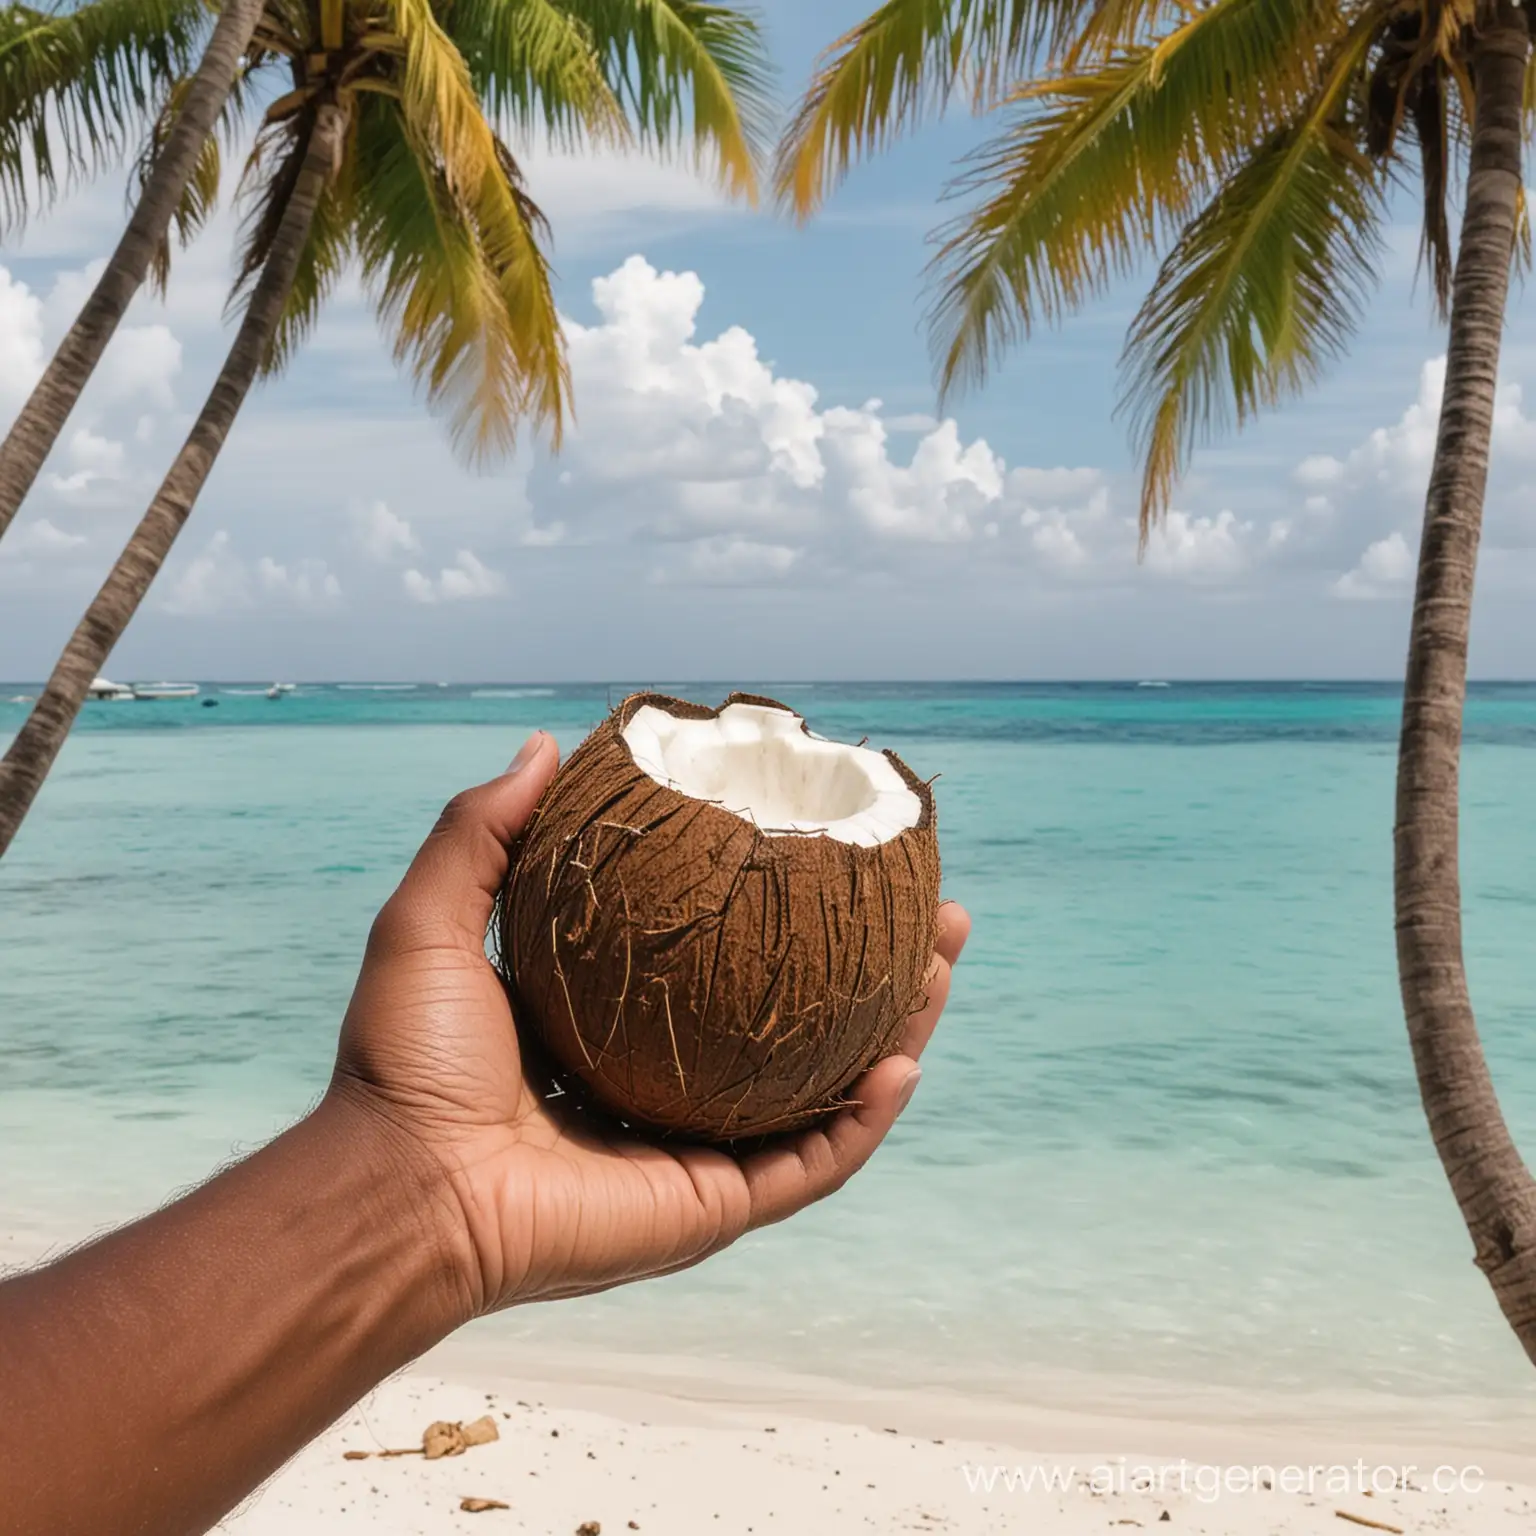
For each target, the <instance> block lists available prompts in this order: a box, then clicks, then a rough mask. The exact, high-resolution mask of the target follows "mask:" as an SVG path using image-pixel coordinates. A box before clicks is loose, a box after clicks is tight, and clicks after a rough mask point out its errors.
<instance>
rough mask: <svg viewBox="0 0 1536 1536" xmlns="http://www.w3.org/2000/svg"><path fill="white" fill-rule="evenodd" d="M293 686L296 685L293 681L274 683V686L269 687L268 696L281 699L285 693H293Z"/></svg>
mask: <svg viewBox="0 0 1536 1536" xmlns="http://www.w3.org/2000/svg"><path fill="white" fill-rule="evenodd" d="M293 687H294V685H293V684H292V683H273V684H272V686H271V687H270V688H268V689H267V697H268V698H269V699H280V698H282V697H283V696H284V694H289V693H292V692H293Z"/></svg>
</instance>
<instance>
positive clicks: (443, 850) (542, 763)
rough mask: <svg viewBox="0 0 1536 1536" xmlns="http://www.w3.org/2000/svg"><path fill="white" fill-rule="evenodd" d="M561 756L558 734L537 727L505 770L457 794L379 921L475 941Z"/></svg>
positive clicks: (480, 935) (391, 926) (412, 930)
mask: <svg viewBox="0 0 1536 1536" xmlns="http://www.w3.org/2000/svg"><path fill="white" fill-rule="evenodd" d="M559 760H560V753H559V749H558V748H557V747H556V746H555V741H554V738H553V737H552V736H549V735H547V734H546V733H545V732H543V731H535V732H534V733H533V735H532V736H530V737H529V738H528V740H527V741H526V742H525V743H524V744H523V747H522V750H521V751H520V752H519V753H518V754H517V756H516V757H515V758H514V759H513V760H512V766H511V767H510V768H509V769H508V770H507V771H506V772H505V773H504V774H502V775H501V777H500V778H497V779H492V780H491V781H490V783H488V784H481V785H480V786H478V788H475V789H467V790H465V791H463V793H462V794H457V795H455V796H454V797H453V799H452V800H450V801H449V802H448V804H447V806H446V807H445V808H444V810H443V814H442V815H441V816H439V817H438V819H437V825H436V826H435V827H433V829H432V830H431V832H430V833H428V834H427V840H426V842H424V843H423V844H422V845H421V851H420V852H419V853H418V854H417V855H416V857H415V859H414V860H413V861H412V863H411V867H410V868H409V869H408V870H407V871H406V873H405V878H404V879H403V880H402V881H401V882H400V888H399V889H398V890H397V891H396V892H395V894H394V895H393V896H392V897H390V899H389V902H388V903H387V905H386V906H385V909H384V912H383V913H381V914H380V920H381V923H382V924H383V925H384V926H385V927H386V928H389V929H391V930H396V929H401V928H406V929H408V930H409V931H410V933H411V934H419V933H422V932H429V933H430V932H437V933H441V932H443V931H444V930H445V929H447V928H451V929H453V930H457V931H459V932H461V933H462V935H463V936H464V937H465V938H467V939H468V940H469V941H470V942H472V943H473V944H474V945H475V946H476V947H477V948H478V947H479V945H481V944H482V943H483V942H484V939H485V928H486V924H487V923H488V922H489V921H490V917H491V908H492V905H493V903H494V902H495V899H496V893H497V892H498V891H499V890H500V889H501V886H502V882H503V881H505V879H506V878H507V857H508V856H507V845H508V844H509V843H510V842H511V841H512V840H513V838H515V837H516V836H517V834H518V833H519V832H520V831H521V830H522V829H523V826H524V825H525V823H526V822H527V820H528V817H529V816H530V815H531V814H532V812H533V808H534V806H535V805H537V804H538V802H539V796H540V795H542V794H543V793H544V788H545V786H546V785H547V784H548V783H549V781H550V779H551V778H552V777H553V776H554V772H555V768H556V766H557V764H558V763H559Z"/></svg>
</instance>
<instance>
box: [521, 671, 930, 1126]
mask: <svg viewBox="0 0 1536 1536" xmlns="http://www.w3.org/2000/svg"><path fill="white" fill-rule="evenodd" d="M938 904H939V845H938V834H937V830H936V827H935V823H934V808H933V795H932V792H931V791H930V790H929V788H928V786H927V785H926V784H925V783H923V781H922V780H920V779H919V778H917V776H916V775H915V774H913V773H912V771H911V770H910V769H909V768H908V767H907V766H906V764H904V763H903V762H902V761H901V759H900V758H898V757H897V756H896V755H895V754H894V753H891V752H883V753H882V752H876V751H872V750H870V749H869V748H866V747H864V746H847V745H844V744H842V743H839V742H833V741H827V740H824V739H822V738H821V737H818V736H815V735H812V734H811V733H810V731H809V730H808V729H807V728H806V725H805V722H804V721H803V720H802V719H801V718H800V717H799V716H798V715H797V714H795V713H794V712H793V711H792V710H789V709H786V708H785V707H784V706H783V705H782V704H778V703H776V702H775V701H774V700H772V699H763V698H757V697H754V696H752V695H749V694H739V693H738V694H732V695H731V696H730V698H729V699H727V700H726V702H725V703H724V704H723V705H721V707H720V708H719V709H706V708H703V707H702V706H700V705H696V704H688V703H684V702H683V701H681V700H679V699H671V698H666V697H664V696H663V695H660V694H650V693H641V694H635V695H634V696H633V697H631V698H628V699H626V700H625V701H624V702H623V703H622V704H621V705H619V707H618V708H617V709H616V710H615V711H614V712H613V713H612V714H611V715H610V716H609V717H608V719H607V720H605V721H604V722H603V723H602V724H601V725H600V726H598V728H597V729H596V730H595V731H593V732H592V734H591V735H590V736H589V737H587V739H586V740H585V741H584V742H583V743H582V744H581V746H580V747H578V748H577V750H576V751H575V752H574V753H573V754H572V756H571V758H570V760H569V762H567V763H566V764H565V766H564V767H563V768H561V770H560V771H559V773H558V774H557V775H556V776H555V779H554V781H553V782H552V783H551V784H550V786H549V788H548V790H547V791H546V792H545V794H544V797H543V799H542V800H541V801H540V802H539V806H538V809H537V810H536V811H535V812H534V815H533V818H532V820H531V821H530V822H529V825H528V828H527V830H526V831H525V833H524V835H523V837H522V839H521V844H520V847H519V848H518V849H517V850H516V859H515V863H514V866H513V870H512V874H511V876H510V879H509V882H508V886H507V889H506V891H505V892H504V893H503V899H502V904H501V933H500V938H501V956H502V963H503V967H504V970H505V973H506V976H507V979H508V981H509V983H510V984H511V985H512V987H513V991H514V995H515V999H516V1002H517V1006H518V1010H519V1018H520V1019H521V1020H522V1021H524V1022H525V1023H526V1024H528V1025H530V1026H531V1027H532V1028H533V1029H534V1030H535V1031H536V1032H537V1034H538V1036H539V1038H540V1039H542V1041H543V1042H544V1045H545V1046H546V1048H547V1049H548V1051H549V1053H550V1055H551V1056H552V1058H553V1060H554V1062H555V1064H556V1065H557V1067H559V1068H560V1069H563V1070H564V1071H565V1072H567V1073H570V1074H571V1075H573V1076H574V1077H575V1078H578V1079H579V1080H580V1081H581V1083H583V1084H585V1085H586V1088H587V1089H588V1090H589V1091H590V1093H591V1095H592V1096H593V1097H594V1098H595V1099H596V1100H597V1101H598V1102H599V1103H600V1104H601V1105H603V1106H604V1107H605V1108H607V1109H609V1110H610V1111H612V1112H613V1113H615V1114H617V1115H618V1116H620V1117H621V1118H622V1119H624V1120H626V1121H629V1122H631V1123H634V1124H639V1125H645V1126H648V1127H651V1128H653V1129H659V1130H663V1131H670V1132H676V1133H680V1134H683V1135H687V1136H690V1137H695V1138H701V1139H707V1140H714V1141H724V1140H730V1139H733V1138H736V1137H743V1136H756V1135H762V1134H764V1133H766V1132H771V1131H780V1130H786V1129H789V1128H790V1127H793V1126H799V1125H805V1124H808V1123H809V1122H811V1121H814V1120H815V1119H817V1118H818V1117H820V1116H821V1115H823V1114H825V1113H826V1112H827V1111H829V1110H831V1109H833V1108H835V1107H836V1106H837V1105H838V1104H840V1103H842V1102H844V1099H843V1093H844V1090H845V1089H846V1088H847V1087H848V1085H849V1084H850V1083H851V1082H852V1081H853V1080H854V1078H856V1077H857V1076H858V1075H859V1073H860V1072H862V1071H863V1070H864V1069H865V1068H866V1067H868V1066H870V1065H871V1064H872V1063H873V1062H875V1061H877V1060H879V1059H880V1057H882V1056H885V1055H888V1054H890V1053H891V1052H892V1051H893V1050H895V1048H896V1046H897V1043H898V1041H899V1039H900V1036H901V1031H902V1025H903V1023H904V1021H905V1020H906V1018H907V1016H908V1015H909V1014H910V1013H911V1012H912V1011H913V1010H914V1009H916V1008H918V1007H920V1006H921V1004H922V990H923V980H924V976H925V974H926V971H927V967H928V963H929V959H930V956H931V954H932V951H933V942H934V937H935V933H936V929H937V921H938Z"/></svg>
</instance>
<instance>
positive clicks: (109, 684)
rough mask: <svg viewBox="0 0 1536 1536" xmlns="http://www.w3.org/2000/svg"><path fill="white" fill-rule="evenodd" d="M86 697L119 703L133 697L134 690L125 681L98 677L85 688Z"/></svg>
mask: <svg viewBox="0 0 1536 1536" xmlns="http://www.w3.org/2000/svg"><path fill="white" fill-rule="evenodd" d="M86 697H87V698H91V699H105V700H107V701H109V702H112V703H121V702H122V701H123V700H125V699H131V698H133V697H135V695H134V691H133V689H132V688H130V687H129V686H128V685H127V684H126V683H114V682H113V681H112V680H111V679H110V678H106V677H98V678H97V679H96V680H95V681H94V682H92V684H91V686H90V687H89V688H88V689H86Z"/></svg>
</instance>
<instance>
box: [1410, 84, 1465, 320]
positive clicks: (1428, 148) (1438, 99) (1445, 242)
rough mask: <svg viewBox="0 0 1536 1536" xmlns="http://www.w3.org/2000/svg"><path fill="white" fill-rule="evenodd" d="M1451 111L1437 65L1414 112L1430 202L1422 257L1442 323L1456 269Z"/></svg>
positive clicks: (1415, 98)
mask: <svg viewBox="0 0 1536 1536" xmlns="http://www.w3.org/2000/svg"><path fill="white" fill-rule="evenodd" d="M1447 108H1448V103H1447V101H1446V93H1445V75H1444V71H1443V70H1442V69H1441V68H1440V66H1439V64H1438V61H1437V62H1436V63H1434V64H1431V65H1429V66H1428V67H1427V68H1426V69H1425V70H1424V72H1423V73H1422V74H1421V75H1420V76H1419V78H1418V80H1417V82H1416V83H1415V89H1414V90H1413V92H1412V96H1411V102H1410V108H1409V110H1410V111H1411V112H1412V115H1413V130H1414V137H1415V138H1416V139H1417V140H1418V145H1419V185H1420V189H1421V191H1422V194H1423V199H1424V222H1423V226H1422V228H1421V230H1420V244H1419V259H1420V261H1421V262H1422V264H1423V265H1424V266H1425V267H1426V268H1427V269H1428V271H1429V278H1430V286H1431V289H1432V291H1433V293H1434V297H1435V310H1436V313H1437V314H1438V315H1439V317H1440V319H1441V320H1442V321H1443V320H1448V319H1449V318H1450V314H1451V277H1452V274H1453V272H1454V269H1455V259H1454V256H1453V254H1452V251H1451V225H1450V219H1449V218H1448V216H1447V213H1446V200H1447V198H1448V196H1449V185H1448V183H1449V178H1450V144H1449V142H1448V131H1447V122H1446V117H1447Z"/></svg>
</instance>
